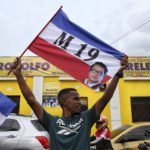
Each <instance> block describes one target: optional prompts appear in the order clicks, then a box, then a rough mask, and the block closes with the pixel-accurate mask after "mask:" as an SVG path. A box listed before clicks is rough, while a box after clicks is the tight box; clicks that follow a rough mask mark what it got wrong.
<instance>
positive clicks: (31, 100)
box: [12, 58, 43, 121]
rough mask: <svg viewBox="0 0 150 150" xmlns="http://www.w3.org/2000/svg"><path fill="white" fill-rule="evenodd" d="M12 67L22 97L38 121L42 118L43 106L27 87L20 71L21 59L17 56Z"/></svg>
mask: <svg viewBox="0 0 150 150" xmlns="http://www.w3.org/2000/svg"><path fill="white" fill-rule="evenodd" d="M12 68H13V70H12V72H13V73H14V75H15V76H16V78H17V81H18V84H19V87H20V89H21V92H22V94H23V96H24V98H25V99H26V101H27V103H28V104H29V105H30V107H31V108H32V110H33V112H34V113H35V115H36V116H37V118H38V119H39V121H42V120H43V107H42V106H41V105H40V104H39V103H38V101H37V100H36V98H35V96H34V94H33V93H32V91H31V90H30V88H29V87H28V85H27V84H26V82H25V80H24V77H23V75H22V73H21V68H22V65H21V60H20V59H19V58H17V60H16V61H15V62H14V65H13V67H12Z"/></svg>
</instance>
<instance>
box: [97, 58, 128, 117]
mask: <svg viewBox="0 0 150 150" xmlns="http://www.w3.org/2000/svg"><path fill="white" fill-rule="evenodd" d="M127 66H128V57H127V56H124V57H122V60H121V67H120V69H119V70H118V72H117V73H116V75H115V76H114V77H113V78H112V80H111V82H110V83H109V85H108V87H107V89H106V91H105V93H104V95H103V96H102V97H101V98H100V99H99V100H98V101H97V102H96V104H95V107H96V115H97V116H100V114H101V113H102V111H103V110H104V108H105V106H106V105H107V104H108V102H109V101H110V99H111V98H112V96H113V94H114V91H115V89H116V87H117V84H118V81H119V78H120V77H121V75H122V74H123V70H124V69H125V68H126V67H127Z"/></svg>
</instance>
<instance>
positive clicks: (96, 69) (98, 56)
mask: <svg viewBox="0 0 150 150" xmlns="http://www.w3.org/2000/svg"><path fill="white" fill-rule="evenodd" d="M98 30H100V29H98ZM28 49H29V50H30V51H32V52H33V53H35V54H37V55H39V56H40V57H42V58H44V59H45V60H47V61H49V62H50V63H52V64H53V65H55V66H56V67H58V68H59V69H61V70H63V71H65V72H66V73H68V74H69V75H70V76H72V77H73V78H75V79H76V80H78V81H80V82H81V83H83V84H84V85H86V86H87V87H89V88H91V89H96V88H97V87H100V86H101V85H103V84H104V83H106V82H107V81H108V80H109V79H111V78H112V77H113V76H114V75H115V74H116V72H117V71H118V69H119V68H120V60H121V58H122V57H123V56H124V55H125V54H123V53H122V52H120V51H118V50H117V49H115V48H113V47H111V46H110V45H108V44H106V43H105V42H103V41H102V40H100V39H99V38H97V37H95V36H94V35H92V34H91V33H89V32H88V31H86V30H84V29H83V28H81V27H79V26H78V25H77V24H75V23H73V22H72V21H70V20H69V19H68V17H67V15H66V14H65V13H64V12H63V10H62V9H60V10H59V11H58V12H57V13H56V14H55V16H54V17H53V18H52V19H51V20H50V21H49V22H48V23H47V25H46V26H45V27H44V29H43V30H42V31H41V32H40V33H39V34H38V36H37V37H36V38H35V39H34V41H33V42H32V43H31V44H30V45H29V47H28Z"/></svg>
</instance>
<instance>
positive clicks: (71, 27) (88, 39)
mask: <svg viewBox="0 0 150 150" xmlns="http://www.w3.org/2000/svg"><path fill="white" fill-rule="evenodd" d="M52 23H53V24H55V25H56V26H57V27H59V28H60V29H62V30H64V31H65V32H67V33H70V34H71V35H73V36H75V37H77V38H78V39H80V40H82V41H84V42H85V43H88V44H90V45H92V46H94V47H95V48H97V49H99V50H102V51H103V52H105V53H108V54H111V55H113V56H114V57H116V58H117V59H121V57H122V56H124V54H123V53H121V52H120V51H118V50H117V49H115V48H113V47H111V46H110V45H108V44H106V43H105V42H103V41H102V40H100V39H98V38H97V37H95V36H94V35H92V34H91V33H89V32H88V31H86V30H84V29H83V28H81V27H79V26H78V25H76V24H75V23H73V22H71V21H70V20H69V19H68V17H67V15H66V14H65V13H64V12H63V11H62V10H60V11H59V13H58V14H57V15H56V16H55V17H54V18H53V20H52Z"/></svg>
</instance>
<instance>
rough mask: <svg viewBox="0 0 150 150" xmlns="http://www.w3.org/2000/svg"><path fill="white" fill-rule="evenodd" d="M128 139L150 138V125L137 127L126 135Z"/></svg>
mask: <svg viewBox="0 0 150 150" xmlns="http://www.w3.org/2000/svg"><path fill="white" fill-rule="evenodd" d="M125 137H126V139H127V141H139V140H146V139H150V126H141V127H138V128H135V129H133V130H131V131H130V132H128V133H127V134H126V135H125Z"/></svg>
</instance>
